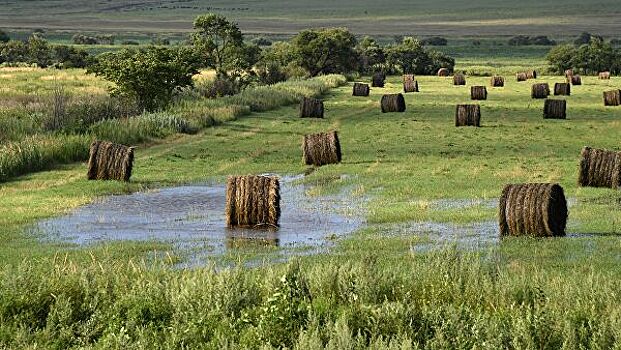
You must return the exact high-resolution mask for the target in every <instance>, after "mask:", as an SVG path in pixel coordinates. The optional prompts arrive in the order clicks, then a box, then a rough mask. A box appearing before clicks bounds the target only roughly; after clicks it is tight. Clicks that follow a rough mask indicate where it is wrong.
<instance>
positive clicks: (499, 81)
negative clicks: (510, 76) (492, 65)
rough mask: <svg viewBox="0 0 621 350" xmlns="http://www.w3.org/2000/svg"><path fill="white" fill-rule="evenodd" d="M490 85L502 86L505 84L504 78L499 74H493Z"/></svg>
mask: <svg viewBox="0 0 621 350" xmlns="http://www.w3.org/2000/svg"><path fill="white" fill-rule="evenodd" d="M490 85H491V86H492V87H504V86H505V78H503V77H499V76H493V77H492V79H491V80H490Z"/></svg>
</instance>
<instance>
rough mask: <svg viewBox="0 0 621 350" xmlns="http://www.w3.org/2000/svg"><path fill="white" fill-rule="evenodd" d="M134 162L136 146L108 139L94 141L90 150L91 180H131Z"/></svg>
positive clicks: (89, 175)
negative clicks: (120, 143)
mask: <svg viewBox="0 0 621 350" xmlns="http://www.w3.org/2000/svg"><path fill="white" fill-rule="evenodd" d="M133 164H134V147H127V146H124V145H118V144H115V143H112V142H107V141H93V142H92V143H91V146H90V150H89V157H88V172H87V175H86V176H87V178H88V179H89V180H117V181H125V182H127V181H129V179H130V177H131V176H132V168H133Z"/></svg>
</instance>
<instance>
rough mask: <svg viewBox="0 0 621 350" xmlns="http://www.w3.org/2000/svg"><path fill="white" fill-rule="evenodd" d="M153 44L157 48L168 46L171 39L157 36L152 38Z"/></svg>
mask: <svg viewBox="0 0 621 350" xmlns="http://www.w3.org/2000/svg"><path fill="white" fill-rule="evenodd" d="M151 44H152V45H156V46H168V45H170V39H168V38H162V37H161V36H156V37H153V38H151Z"/></svg>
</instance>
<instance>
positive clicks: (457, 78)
mask: <svg viewBox="0 0 621 350" xmlns="http://www.w3.org/2000/svg"><path fill="white" fill-rule="evenodd" d="M453 85H457V86H459V85H466V76H465V75H463V74H461V73H458V74H455V75H453Z"/></svg>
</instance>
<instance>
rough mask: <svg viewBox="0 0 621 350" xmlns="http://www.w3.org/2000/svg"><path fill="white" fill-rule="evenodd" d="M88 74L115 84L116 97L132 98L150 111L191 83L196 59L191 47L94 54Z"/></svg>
mask: <svg viewBox="0 0 621 350" xmlns="http://www.w3.org/2000/svg"><path fill="white" fill-rule="evenodd" d="M88 72H89V73H92V74H95V75H97V76H101V77H103V78H104V79H106V80H109V81H111V82H113V83H114V84H115V86H114V87H112V88H111V93H112V94H113V95H115V96H127V97H132V98H135V99H136V101H137V103H138V106H139V107H140V108H143V109H146V110H148V111H153V110H155V109H158V108H162V107H165V106H166V105H168V104H169V103H170V101H171V100H172V98H173V95H174V94H175V92H177V91H179V90H180V89H181V88H184V87H187V86H192V85H193V84H194V82H193V80H192V77H193V76H194V75H195V74H197V73H198V62H197V59H196V56H195V55H194V52H192V51H191V50H188V49H185V48H180V49H167V48H159V47H149V48H145V49H141V50H128V49H125V50H122V51H118V52H108V53H104V54H101V55H99V56H97V62H96V63H95V64H93V65H92V66H90V67H89V69H88Z"/></svg>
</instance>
